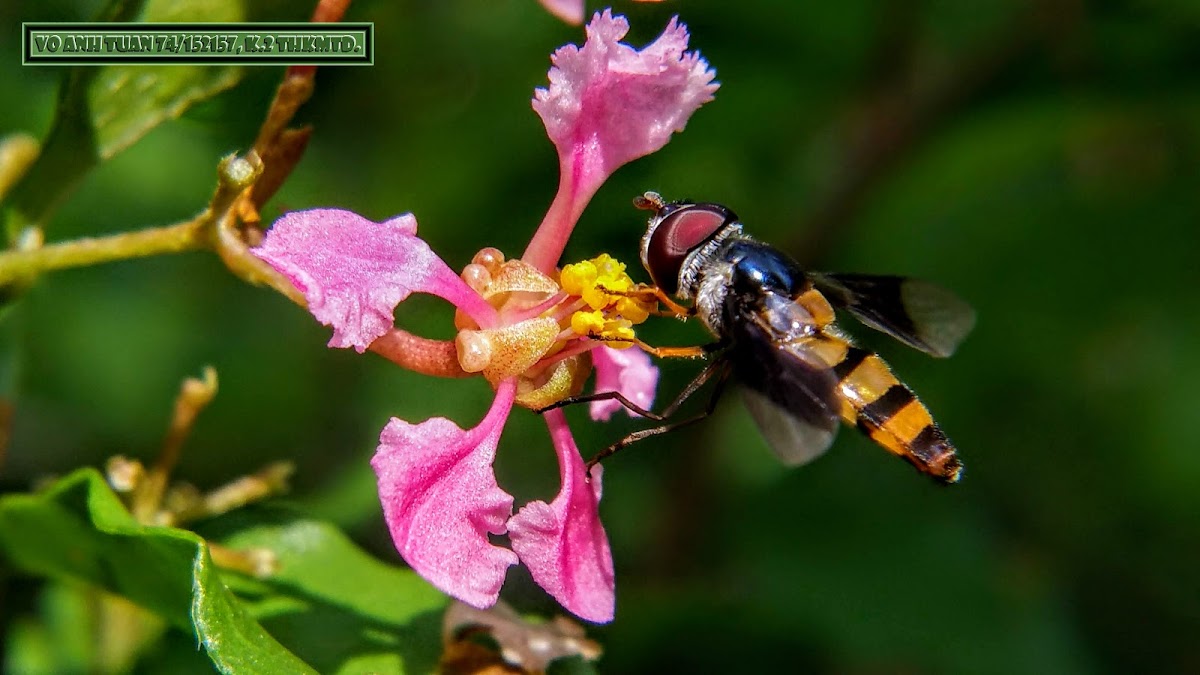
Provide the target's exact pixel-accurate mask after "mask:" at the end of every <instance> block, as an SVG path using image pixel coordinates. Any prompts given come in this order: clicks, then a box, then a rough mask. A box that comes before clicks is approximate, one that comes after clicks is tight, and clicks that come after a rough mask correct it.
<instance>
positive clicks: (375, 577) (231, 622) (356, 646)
mask: <svg viewBox="0 0 1200 675" xmlns="http://www.w3.org/2000/svg"><path fill="white" fill-rule="evenodd" d="M206 533H207V534H209V536H210V537H211V538H212V539H213V540H214V541H219V542H221V543H222V544H224V545H226V546H229V547H233V548H235V549H247V548H258V549H264V550H268V551H270V552H272V553H273V554H275V555H276V556H277V560H278V565H279V571H278V573H276V574H274V575H271V576H270V577H269V578H267V579H254V578H250V577H245V576H241V575H238V574H235V573H232V572H221V571H219V570H217V569H216V568H215V567H214V565H213V562H212V559H211V558H210V557H209V555H208V552H207V549H206V547H205V546H204V543H203V540H202V539H201V538H200V537H199V536H197V535H196V534H193V533H191V532H187V531H185V530H178V529H173V528H165V527H145V526H141V525H138V524H137V523H136V522H135V521H134V520H133V518H132V516H130V515H129V513H128V512H127V511H126V510H125V507H124V506H123V505H122V504H121V502H120V500H118V499H117V497H116V496H115V495H114V494H113V493H112V491H111V490H110V489H109V488H108V486H107V484H106V483H105V482H104V479H103V478H102V477H101V476H100V475H99V474H97V473H96V472H95V471H91V470H86V469H85V470H80V471H78V472H76V473H75V474H72V475H71V476H68V477H66V478H64V479H62V480H61V481H59V482H58V483H56V484H55V485H54V486H53V487H52V488H50V489H49V490H48V491H46V492H45V493H43V494H38V495H8V496H5V497H3V498H0V551H2V552H3V554H4V556H5V557H6V558H7V559H8V560H9V562H10V563H11V564H12V565H13V566H14V567H16V568H17V569H20V570H23V571H25V572H27V573H30V574H36V575H39V576H49V577H51V578H54V579H59V580H64V581H75V582H85V583H88V584H94V585H96V586H98V587H100V588H103V589H106V590H108V591H110V592H112V593H116V594H119V595H121V596H122V597H125V598H128V599H130V600H132V601H133V602H135V603H137V604H138V605H140V606H141V607H144V608H146V609H149V610H151V611H152V612H153V613H155V614H157V615H159V616H161V617H162V618H163V619H165V620H166V621H167V622H169V623H170V624H172V625H174V626H175V627H176V628H178V629H181V630H183V631H185V632H187V633H194V635H195V640H196V641H197V642H198V643H199V644H200V645H201V646H202V647H203V648H204V650H205V651H206V653H207V654H208V656H209V658H211V659H212V662H213V664H214V665H216V666H217V668H218V669H220V670H221V671H222V672H230V673H242V672H312V671H313V670H315V671H316V672H321V673H340V672H344V673H361V672H377V673H403V672H417V673H421V672H429V671H430V670H432V668H433V667H434V665H435V664H436V662H437V658H438V654H439V652H440V648H441V635H440V619H441V610H442V609H443V608H444V605H445V602H446V600H445V596H443V595H441V594H440V593H438V592H437V591H435V590H433V589H432V588H431V587H430V586H429V585H428V584H426V583H425V582H424V581H422V580H421V579H420V578H418V577H417V576H416V575H415V574H413V573H412V572H411V571H409V570H404V569H400V568H395V567H391V566H388V565H385V564H383V563H381V562H379V561H378V560H376V559H374V558H372V557H371V556H369V555H367V554H366V553H364V552H363V551H362V550H361V549H359V548H358V547H356V546H355V545H354V544H352V543H351V542H350V541H349V540H348V539H347V538H346V537H345V536H344V535H342V534H341V533H339V532H338V531H337V530H336V529H335V528H333V527H332V526H330V525H328V524H324V523H320V522H318V521H313V520H308V519H305V518H303V517H301V516H299V515H297V514H294V513H291V512H288V511H280V510H274V511H252V512H249V513H246V514H238V515H234V516H228V517H225V518H223V519H220V520H219V521H217V522H214V523H212V524H210V526H209V527H208V528H207V529H206ZM60 596H61V594H59V595H54V596H51V597H50V599H49V600H48V602H52V603H53V602H56V598H59V597H60ZM53 606H55V607H59V606H63V602H62V601H61V600H57V604H56V605H53ZM55 626H57V629H58V630H61V629H62V627H63V622H61V621H60V622H57V623H53V624H52V625H51V627H52V628H53V627H55ZM264 626H265V627H266V628H267V629H269V630H270V633H268V632H267V631H266V630H264ZM30 630H32V629H31V628H27V629H26V632H29V631H30ZM272 636H274V637H272ZM20 638H21V636H16V637H14V638H13V639H14V640H15V644H18V645H25V646H26V649H27V650H28V649H33V648H32V647H29V645H31V644H32V642H31V638H25V639H20ZM277 640H278V641H277ZM280 642H282V643H284V645H286V648H285V646H283V645H281V644H280ZM289 649H291V650H293V652H294V653H292V652H289ZM28 658H32V657H28Z"/></svg>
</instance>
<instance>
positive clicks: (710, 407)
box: [585, 360, 731, 479]
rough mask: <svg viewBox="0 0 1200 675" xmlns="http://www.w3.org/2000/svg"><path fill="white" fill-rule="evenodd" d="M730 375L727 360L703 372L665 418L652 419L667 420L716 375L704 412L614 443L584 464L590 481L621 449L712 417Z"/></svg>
mask: <svg viewBox="0 0 1200 675" xmlns="http://www.w3.org/2000/svg"><path fill="white" fill-rule="evenodd" d="M730 372H731V369H730V364H729V362H728V361H725V360H719V361H714V362H713V363H711V364H709V366H708V367H707V368H705V369H704V370H703V371H701V372H700V374H699V375H697V376H696V377H695V378H694V379H693V380H692V381H691V382H690V383H689V384H688V386H687V387H685V388H684V390H683V391H682V392H680V393H679V395H678V396H676V397H675V400H674V401H672V402H671V405H669V406H667V407H666V409H665V410H663V413H662V415H657V416H655V417H651V418H650V419H655V418H657V419H658V420H665V419H667V418H669V417H671V416H672V415H674V414H675V413H676V412H677V411H678V410H679V408H680V406H682V405H683V403H684V401H686V400H688V399H689V398H691V396H692V394H695V393H696V390H698V389H700V387H702V386H704V384H705V383H706V382H708V381H709V380H710V379H712V377H713V375H716V376H717V383H716V385H714V386H713V391H712V395H711V396H709V398H708V404H707V405H705V406H704V411H703V412H701V413H700V414H698V415H695V416H694V417H689V418H688V419H686V420H682V421H680V422H672V423H670V424H663V425H661V426H657V427H653V428H650V429H642V430H641V431H635V432H633V433H631V434H629V435H628V436H626V437H625V438H622V439H621V440H619V441H617V442H616V443H613V444H612V445H610V446H608V447H607V448H605V449H603V450H601V451H600V452H598V453H596V455H595V456H594V457H592V458H591V459H589V460H588V461H587V464H586V465H585V471H586V473H587V475H588V477H589V479H590V478H591V475H592V467H593V466H596V465H597V464H599V463H600V462H601V460H603V459H605V458H607V457H611V456H613V455H615V454H616V453H617V452H618V451H619V450H621V449H623V448H626V447H628V446H630V445H633V444H634V443H637V442H638V441H641V440H644V439H647V438H650V437H652V436H660V435H662V434H665V433H668V432H671V431H675V430H676V429H682V428H683V427H686V426H689V425H692V424H695V423H696V422H699V421H701V420H703V419H706V418H708V417H710V416H711V415H712V414H713V411H714V410H716V409H717V402H718V401H719V400H721V394H722V393H724V391H725V383H726V382H728V381H729V374H730Z"/></svg>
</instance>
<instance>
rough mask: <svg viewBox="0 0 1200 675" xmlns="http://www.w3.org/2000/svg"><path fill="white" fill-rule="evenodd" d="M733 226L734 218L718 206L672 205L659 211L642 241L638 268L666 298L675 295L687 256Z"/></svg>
mask: <svg viewBox="0 0 1200 675" xmlns="http://www.w3.org/2000/svg"><path fill="white" fill-rule="evenodd" d="M735 222H737V216H736V215H734V213H733V212H732V211H730V210H729V209H727V208H725V207H724V206H721V205H720V204H693V203H690V202H676V203H673V204H665V205H663V206H662V207H660V208H659V209H658V211H657V213H655V214H654V216H653V217H652V218H651V219H650V224H649V227H648V228H647V230H646V236H645V237H643V238H642V265H643V266H644V267H645V268H646V271H647V272H649V273H650V278H651V279H652V280H653V281H654V285H656V286H658V287H659V288H661V289H662V290H663V292H665V293H667V294H668V295H674V294H675V293H676V292H678V291H679V276H680V272H681V271H682V268H683V265H684V262H685V260H686V259H687V257H688V255H689V254H690V253H692V252H693V251H695V250H697V249H699V248H701V247H702V246H704V245H705V244H706V243H708V242H709V241H711V240H712V239H713V237H715V236H716V235H717V234H718V233H719V232H721V230H722V229H723V228H724V227H725V226H726V225H728V224H730V223H735Z"/></svg>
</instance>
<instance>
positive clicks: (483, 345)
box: [455, 248, 657, 409]
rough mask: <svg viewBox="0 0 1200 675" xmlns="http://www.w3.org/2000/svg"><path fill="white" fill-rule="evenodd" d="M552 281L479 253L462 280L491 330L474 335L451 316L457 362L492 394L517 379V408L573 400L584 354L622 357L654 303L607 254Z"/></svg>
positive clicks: (586, 367) (494, 254)
mask: <svg viewBox="0 0 1200 675" xmlns="http://www.w3.org/2000/svg"><path fill="white" fill-rule="evenodd" d="M558 276H559V279H558V280H557V281H556V280H554V279H552V278H550V277H549V276H546V275H545V274H543V273H542V272H540V271H538V270H537V269H536V268H534V267H533V266H532V265H529V264H527V263H524V262H522V261H521V260H508V261H506V260H505V259H504V254H503V253H501V252H500V251H498V250H497V249H494V248H485V249H483V250H482V251H480V252H479V253H477V254H475V257H474V258H473V259H472V260H471V263H470V264H469V265H467V266H466V267H465V268H464V269H463V271H462V279H463V281H465V282H466V283H467V285H469V286H470V287H471V288H473V289H474V290H475V291H476V292H477V293H479V295H480V296H482V297H483V298H484V300H486V301H487V302H488V303H489V304H490V305H492V307H494V308H495V309H496V314H497V316H498V320H497V322H496V324H495V325H494V326H489V327H487V328H481V327H480V326H478V325H477V324H476V323H475V322H474V321H473V320H472V319H471V318H470V317H469V316H467V315H466V314H464V313H462V312H459V313H458V314H456V315H455V325H456V327H457V328H458V329H459V332H458V336H457V337H456V338H455V345H456V347H457V349H458V361H459V365H461V366H462V368H463V370H465V371H467V372H470V373H481V374H483V376H484V377H485V378H487V380H488V382H490V383H491V384H492V386H493V387H495V386H497V385H498V384H499V383H500V382H501V381H502V380H506V379H508V378H510V377H517V378H518V383H517V399H516V400H517V403H518V404H520V405H522V406H525V407H527V408H534V409H537V408H544V407H546V406H548V405H551V404H552V403H556V402H558V401H561V400H562V399H564V398H567V397H569V396H574V395H577V394H578V393H579V392H580V391H581V389H582V387H583V382H584V380H586V379H587V375H588V373H589V371H590V370H591V362H590V356H589V354H588V352H590V351H591V350H592V349H594V348H595V347H597V346H600V345H607V346H609V347H613V348H615V349H627V348H629V347H632V346H634V345H635V344H636V336H635V335H634V330H633V327H634V326H635V325H637V324H640V323H642V322H643V321H645V320H646V319H647V318H648V317H649V316H650V313H651V312H652V311H653V310H654V309H655V307H656V304H657V301H656V300H655V299H654V297H653V295H649V294H647V293H645V292H644V288H643V287H641V286H639V285H637V284H635V283H634V282H633V280H632V279H630V278H629V275H628V274H626V273H625V265H624V264H623V263H621V262H618V261H617V260H615V259H613V258H612V256H610V255H608V254H607V253H605V254H601V255H599V256H597V257H595V258H593V259H591V260H585V261H583V262H579V263H575V264H572V265H567V266H565V267H563V268H562V271H561V272H560V273H559V275H558Z"/></svg>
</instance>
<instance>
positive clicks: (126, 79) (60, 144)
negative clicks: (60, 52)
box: [6, 0, 245, 238]
mask: <svg viewBox="0 0 1200 675" xmlns="http://www.w3.org/2000/svg"><path fill="white" fill-rule="evenodd" d="M101 18H102V19H103V20H105V21H144V22H151V21H154V22H188V23H198V22H217V21H227V22H233V21H241V20H243V19H244V18H245V8H244V6H243V3H242V0H149V1H148V2H143V1H131V0H113V1H112V2H110V3H109V5H108V6H107V7H106V8H105V9H104V11H103V12H101ZM240 78H241V69H239V68H236V67H234V66H203V65H171V66H151V65H143V64H122V65H111V66H102V67H96V66H77V67H74V68H71V69H69V70H68V71H67V73H66V74H65V76H64V78H63V84H62V88H61V89H60V91H59V96H58V109H57V111H56V114H55V120H54V124H53V126H52V127H51V130H50V134H49V136H48V137H47V138H46V142H45V144H44V146H43V148H42V153H41V156H40V157H38V160H37V161H36V162H35V163H34V164H33V166H32V167H30V169H29V172H28V173H27V174H26V175H25V177H24V179H23V180H22V181H21V182H20V183H19V184H18V185H17V186H16V187H15V188H14V189H13V191H12V193H11V201H10V207H11V208H10V209H9V211H8V213H7V214H6V220H7V224H6V227H7V231H8V234H9V237H10V238H11V237H12V236H13V235H14V234H15V233H17V232H19V231H21V230H22V229H23V228H24V227H26V226H28V225H33V224H37V225H44V223H45V222H46V220H48V219H49V217H50V215H51V213H52V212H53V210H54V208H55V207H56V206H57V205H58V204H59V203H61V202H62V200H63V199H64V198H65V197H66V196H67V194H68V193H69V192H70V190H71V189H72V188H73V187H74V186H75V184H77V183H78V182H79V180H80V179H82V178H83V176H84V175H85V174H86V173H87V172H88V171H90V170H91V169H92V168H94V167H95V166H96V165H98V164H99V163H100V162H102V161H104V160H107V159H109V158H111V157H113V156H114V155H116V154H117V153H119V152H121V151H122V150H124V149H125V148H127V147H129V146H130V145H132V144H133V143H135V142H136V141H137V140H138V139H140V138H142V137H143V136H145V135H146V134H147V133H148V132H150V130H152V129H153V128H155V127H156V126H158V125H159V124H162V123H163V122H165V121H167V120H169V119H174V118H177V117H179V116H180V115H182V114H183V113H184V111H186V110H187V109H188V108H189V107H191V106H192V105H193V104H195V103H198V102H200V101H203V100H205V99H208V98H211V97H212V96H214V95H216V94H218V93H220V92H222V91H224V90H226V89H229V88H230V87H232V86H233V85H235V84H237V82H238V80H239V79H240Z"/></svg>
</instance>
